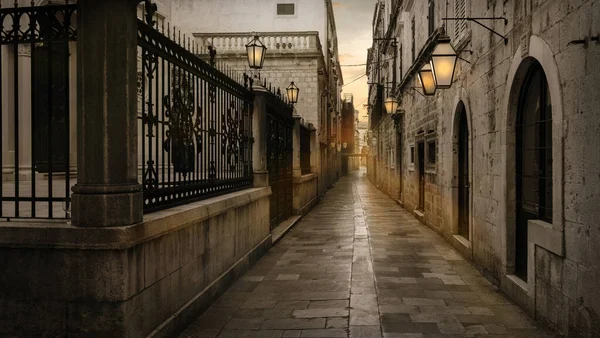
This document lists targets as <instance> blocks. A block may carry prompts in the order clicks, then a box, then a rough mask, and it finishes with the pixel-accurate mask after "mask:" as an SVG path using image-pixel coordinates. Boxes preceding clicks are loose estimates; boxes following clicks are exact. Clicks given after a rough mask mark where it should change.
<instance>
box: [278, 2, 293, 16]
mask: <svg viewBox="0 0 600 338" xmlns="http://www.w3.org/2000/svg"><path fill="white" fill-rule="evenodd" d="M295 7H296V6H295V4H289V3H283V4H277V15H294V14H296V8H295Z"/></svg>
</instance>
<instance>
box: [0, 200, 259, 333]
mask: <svg viewBox="0 0 600 338" xmlns="http://www.w3.org/2000/svg"><path fill="white" fill-rule="evenodd" d="M270 194H271V191H270V188H252V189H247V190H244V191H240V192H236V193H231V194H227V195H223V196H220V197H216V198H212V199H208V200H204V201H201V202H197V203H192V204H188V205H184V206H180V207H176V208H172V209H168V210H166V211H161V212H157V213H153V214H150V215H146V216H145V217H144V222H143V223H140V224H137V225H133V226H127V227H116V228H76V227H73V226H69V225H67V224H53V223H43V224H31V223H19V222H10V223H0V309H2V310H1V311H0V336H51V337H53V336H75V337H77V336H82V337H83V336H86V337H89V336H95V337H146V336H148V335H150V336H172V335H174V334H176V333H177V332H178V330H180V329H181V328H182V327H184V326H185V325H187V324H188V323H189V322H190V321H191V320H193V319H194V318H195V317H196V316H197V315H199V314H200V313H201V312H202V311H204V310H205V309H206V308H207V307H208V306H209V305H210V303H211V302H212V301H214V299H216V298H217V297H218V296H219V295H220V294H221V293H222V292H223V291H224V290H225V289H226V288H227V287H228V286H229V285H230V284H231V283H232V282H233V281H234V280H236V279H237V278H238V277H239V276H240V275H241V274H242V273H243V272H245V271H246V270H247V269H248V268H249V267H250V266H251V265H252V264H253V263H254V262H256V261H257V260H258V259H259V258H260V256H261V255H262V254H263V253H264V252H266V251H267V250H268V249H269V248H270V246H271V235H270V232H269V216H268V215H269V196H270Z"/></svg>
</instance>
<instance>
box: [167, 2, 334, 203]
mask: <svg viewBox="0 0 600 338" xmlns="http://www.w3.org/2000/svg"><path fill="white" fill-rule="evenodd" d="M171 10H172V22H174V23H176V25H177V27H178V28H180V29H182V30H183V31H185V32H189V33H191V34H192V35H193V37H194V38H195V41H196V42H197V43H198V44H199V45H200V46H201V47H202V48H207V47H208V46H212V47H214V48H216V50H217V56H216V61H217V62H222V63H225V64H226V65H227V67H230V68H231V70H232V71H235V72H238V73H242V72H247V73H249V74H250V73H251V72H250V70H249V68H248V62H247V56H246V49H245V45H246V44H247V43H248V42H249V41H250V39H251V38H252V36H253V35H254V34H256V35H258V36H259V37H260V39H261V41H262V42H263V43H264V44H265V45H266V47H267V52H266V56H265V62H264V67H263V69H261V71H260V77H261V80H266V81H267V87H269V86H271V87H272V88H280V89H281V91H282V94H284V95H285V88H286V87H287V86H289V85H290V83H291V82H292V81H293V82H294V83H295V84H296V85H297V86H298V87H299V88H300V93H299V100H298V103H297V104H296V106H295V107H296V114H297V115H298V116H300V117H301V118H302V119H303V121H304V123H306V124H312V126H313V127H314V128H315V129H316V133H317V138H318V141H319V147H317V149H316V151H315V152H316V154H314V155H313V157H312V158H313V161H312V163H313V165H312V166H313V167H314V170H315V172H316V173H317V174H318V175H317V176H318V179H317V177H315V180H316V181H318V191H319V195H322V194H323V193H325V191H326V190H327V188H328V187H329V186H331V185H332V184H334V183H335V182H336V181H337V179H338V177H339V176H340V175H341V153H340V152H339V151H338V150H337V148H338V147H337V144H341V110H342V97H341V94H342V86H343V77H342V71H341V68H340V64H339V54H338V41H337V33H336V25H335V18H334V15H333V5H332V2H331V0H296V1H278V0H269V1H263V0H254V1H236V2H235V4H230V3H225V2H218V1H208V0H201V1H197V0H173V1H172V7H171ZM253 74H254V75H257V74H258V72H254V73H253ZM315 184H316V182H315Z"/></svg>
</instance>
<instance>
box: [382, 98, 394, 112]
mask: <svg viewBox="0 0 600 338" xmlns="http://www.w3.org/2000/svg"><path fill="white" fill-rule="evenodd" d="M383 105H384V106H385V111H386V112H387V113H388V114H394V113H395V112H396V110H398V100H396V98H395V97H393V96H390V97H388V98H387V99H385V102H384V103H383Z"/></svg>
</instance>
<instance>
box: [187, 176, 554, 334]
mask: <svg viewBox="0 0 600 338" xmlns="http://www.w3.org/2000/svg"><path fill="white" fill-rule="evenodd" d="M348 336H349V337H382V336H383V337H411V338H412V337H438V336H440V337H442V336H443V337H451V336H454V337H466V336H477V337H480V336H481V337H496V336H498V337H550V335H547V334H545V333H544V332H542V331H540V330H539V329H537V328H536V326H535V322H533V321H532V320H531V319H530V318H529V317H528V316H527V315H526V314H525V313H524V312H523V311H522V310H521V309H520V308H519V307H518V306H516V305H514V304H512V303H511V302H510V301H508V300H507V299H506V298H505V297H504V296H503V295H502V294H501V293H499V292H497V291H495V288H494V287H493V286H492V285H491V284H490V283H489V282H488V281H487V280H486V279H485V278H483V277H482V276H481V274H480V273H479V272H478V271H477V270H476V269H475V268H473V267H472V266H471V265H470V264H469V263H468V262H467V261H465V260H464V259H463V258H462V257H461V256H460V255H459V254H458V253H457V252H456V251H454V250H453V249H452V248H451V247H450V246H449V245H448V244H447V243H446V242H445V241H444V240H443V239H442V238H441V237H439V236H438V235H437V234H436V233H435V232H433V231H432V230H430V229H429V228H428V227H426V226H424V225H422V224H421V223H419V222H418V221H417V220H416V219H414V218H413V217H412V216H411V215H410V214H409V213H407V212H406V211H405V210H404V209H402V208H401V207H399V206H398V205H397V204H396V203H395V202H394V201H392V200H391V199H390V198H388V197H387V196H386V195H385V194H383V193H382V192H380V191H379V190H378V189H377V188H376V187H374V186H373V185H372V184H371V183H370V182H369V181H368V180H367V179H366V177H365V172H364V171H361V172H355V173H354V174H351V175H350V176H348V177H345V178H343V179H342V180H340V182H339V183H338V184H337V185H336V187H335V188H333V189H332V190H331V191H330V192H329V193H328V194H327V195H326V197H325V199H324V200H323V201H322V202H321V203H320V204H319V205H317V206H316V207H315V208H314V209H313V210H312V212H310V213H309V214H308V215H307V216H306V217H305V218H304V219H303V220H302V221H301V222H300V223H299V224H297V225H296V227H295V228H294V229H292V230H291V231H290V232H289V233H288V234H287V235H286V236H285V237H284V238H283V239H282V240H281V241H280V242H279V243H278V244H276V245H275V246H274V247H273V248H272V249H271V250H270V252H269V253H268V254H267V255H266V256H265V257H263V258H262V259H261V260H260V261H259V262H258V263H257V264H256V265H255V266H254V267H253V268H252V269H251V270H250V271H248V272H247V273H246V274H245V275H244V276H243V277H242V278H241V279H240V280H239V281H237V282H236V283H235V284H234V285H233V286H232V287H231V288H230V289H229V290H228V291H227V292H226V293H225V294H224V295H223V296H221V297H220V298H219V299H218V300H217V301H216V302H215V303H214V304H213V305H212V306H211V307H210V308H209V309H208V310H207V311H206V312H205V313H204V314H203V315H202V316H201V317H199V318H198V319H197V320H196V321H195V322H194V323H193V324H192V325H191V326H190V327H188V329H187V330H186V331H184V332H183V333H182V334H181V337H232V338H233V337H235V338H238V337H261V338H262V337H348Z"/></svg>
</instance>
